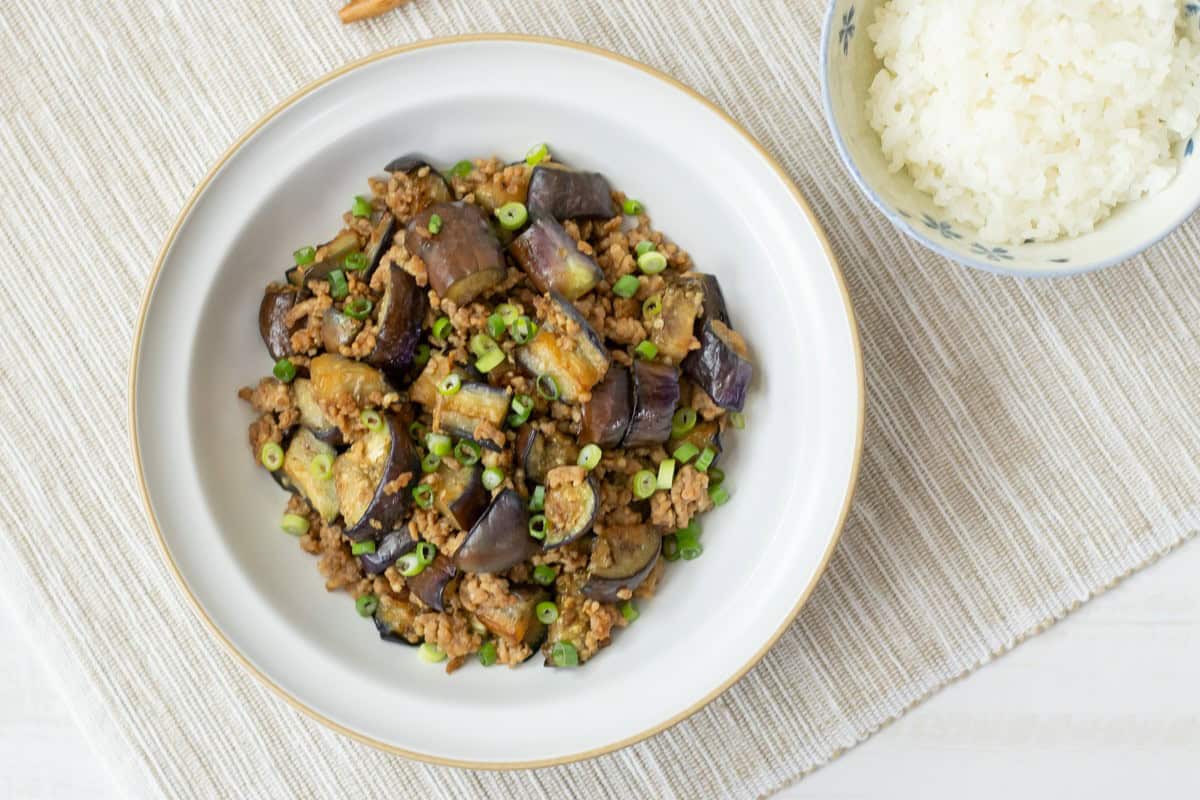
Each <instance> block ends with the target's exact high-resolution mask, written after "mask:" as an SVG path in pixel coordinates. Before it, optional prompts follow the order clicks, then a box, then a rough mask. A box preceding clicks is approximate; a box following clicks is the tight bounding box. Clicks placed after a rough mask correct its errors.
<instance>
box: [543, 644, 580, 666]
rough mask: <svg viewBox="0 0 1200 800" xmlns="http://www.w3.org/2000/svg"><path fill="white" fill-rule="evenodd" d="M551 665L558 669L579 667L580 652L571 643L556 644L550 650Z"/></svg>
mask: <svg viewBox="0 0 1200 800" xmlns="http://www.w3.org/2000/svg"><path fill="white" fill-rule="evenodd" d="M550 663H552V664H553V665H554V666H556V667H578V666H579V651H578V650H576V649H575V645H573V644H571V643H570V642H555V643H554V646H553V647H551V648H550Z"/></svg>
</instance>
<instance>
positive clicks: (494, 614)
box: [475, 586, 550, 650]
mask: <svg viewBox="0 0 1200 800" xmlns="http://www.w3.org/2000/svg"><path fill="white" fill-rule="evenodd" d="M508 593H509V594H510V595H512V596H513V597H515V598H516V602H509V603H503V604H499V605H496V606H481V607H480V608H478V609H476V610H475V617H476V618H477V619H478V620H479V621H480V622H481V623H483V626H484V627H485V628H487V629H488V630H489V631H491V632H492V633H494V634H495V635H497V636H502V637H504V638H505V639H508V640H510V641H513V642H520V643H523V644H526V645H528V646H529V647H531V648H532V649H534V650H536V649H537V648H538V646H539V645H540V644H541V643H542V640H543V639H544V638H545V637H546V626H545V624H543V623H542V621H541V620H539V619H538V616H537V606H538V603H544V602H545V601H547V600H549V599H550V592H548V591H546V590H545V589H543V588H541V587H540V586H513V587H511V588H510V589H509V590H508Z"/></svg>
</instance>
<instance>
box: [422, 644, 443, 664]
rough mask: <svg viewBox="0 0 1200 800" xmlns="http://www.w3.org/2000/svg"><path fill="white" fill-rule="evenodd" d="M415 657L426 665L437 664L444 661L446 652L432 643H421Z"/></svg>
mask: <svg viewBox="0 0 1200 800" xmlns="http://www.w3.org/2000/svg"><path fill="white" fill-rule="evenodd" d="M417 655H419V656H420V657H421V660H422V661H424V662H425V663H426V664H437V663H439V662H442V661H445V660H446V651H445V650H443V649H442V648H440V647H438V646H437V645H436V644H434V643H433V642H422V643H421V646H420V647H418V648H417Z"/></svg>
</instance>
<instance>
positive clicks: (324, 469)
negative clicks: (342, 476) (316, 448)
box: [308, 453, 333, 481]
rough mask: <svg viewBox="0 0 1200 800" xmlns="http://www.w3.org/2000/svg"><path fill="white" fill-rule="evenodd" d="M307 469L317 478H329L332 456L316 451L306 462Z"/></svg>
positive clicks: (331, 474) (331, 468) (323, 479)
mask: <svg viewBox="0 0 1200 800" xmlns="http://www.w3.org/2000/svg"><path fill="white" fill-rule="evenodd" d="M308 471H309V472H310V473H312V476H313V477H314V478H316V479H317V480H320V481H327V480H329V479H330V478H332V477H333V456H331V455H329V453H318V454H317V455H315V456H313V460H312V461H310V462H309V463H308Z"/></svg>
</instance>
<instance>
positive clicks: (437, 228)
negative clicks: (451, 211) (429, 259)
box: [429, 214, 442, 236]
mask: <svg viewBox="0 0 1200 800" xmlns="http://www.w3.org/2000/svg"><path fill="white" fill-rule="evenodd" d="M441 232H442V218H441V216H440V215H439V214H433V215H431V216H430V217H429V233H430V235H431V236H437V235H438V234H439V233H441Z"/></svg>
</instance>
